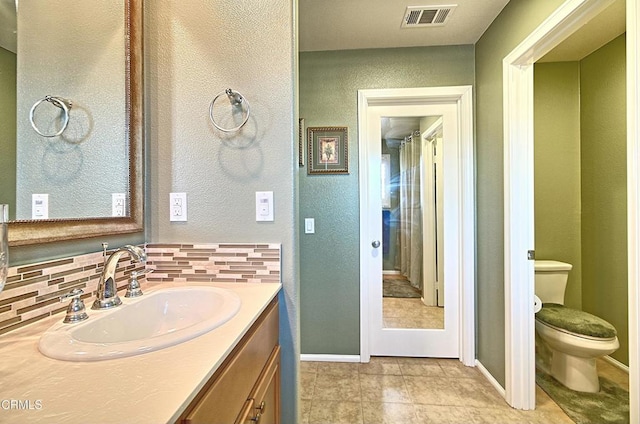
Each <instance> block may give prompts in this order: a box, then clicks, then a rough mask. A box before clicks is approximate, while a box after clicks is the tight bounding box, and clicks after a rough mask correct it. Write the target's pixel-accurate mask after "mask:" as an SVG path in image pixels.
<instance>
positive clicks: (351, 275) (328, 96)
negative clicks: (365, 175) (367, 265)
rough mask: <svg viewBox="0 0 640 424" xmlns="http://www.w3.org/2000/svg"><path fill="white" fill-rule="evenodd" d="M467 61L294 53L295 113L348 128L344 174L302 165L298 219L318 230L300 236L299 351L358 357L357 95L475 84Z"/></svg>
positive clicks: (446, 55)
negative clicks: (377, 90)
mask: <svg viewBox="0 0 640 424" xmlns="http://www.w3.org/2000/svg"><path fill="white" fill-rule="evenodd" d="M473 58H474V48H473V46H447V47H424V48H404V49H371V50H349V51H331V52H307V53H301V54H300V116H301V117H303V118H305V124H306V126H308V127H310V126H347V127H349V172H350V173H349V175H307V169H306V168H300V218H315V220H316V233H315V234H301V236H300V270H301V276H300V284H301V288H300V296H301V298H300V314H301V317H300V321H301V322H300V328H301V350H302V352H303V353H308V354H336V355H358V354H359V353H360V307H359V305H360V264H359V246H360V236H359V225H360V224H359V213H360V212H359V204H358V134H357V131H356V129H357V122H358V117H357V92H358V90H359V89H371V88H403V87H430V86H451V85H466V84H473V81H474V77H473V75H474V63H473ZM327 328H330V329H331V331H327V330H326V329H327Z"/></svg>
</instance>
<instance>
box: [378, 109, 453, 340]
mask: <svg viewBox="0 0 640 424" xmlns="http://www.w3.org/2000/svg"><path fill="white" fill-rule="evenodd" d="M381 134H382V140H381V142H382V149H381V152H382V158H381V164H382V167H381V178H382V193H381V196H382V238H383V243H382V246H383V276H382V281H383V283H382V286H383V289H382V290H383V293H382V296H383V299H382V308H383V321H384V327H385V328H420V329H444V305H445V299H444V288H443V286H442V284H443V282H444V267H443V252H444V250H443V248H442V242H443V225H442V223H443V218H444V216H443V208H442V205H443V202H442V196H443V190H442V187H443V179H442V178H441V173H442V160H443V157H442V148H441V147H442V116H423V117H384V118H382V119H381Z"/></svg>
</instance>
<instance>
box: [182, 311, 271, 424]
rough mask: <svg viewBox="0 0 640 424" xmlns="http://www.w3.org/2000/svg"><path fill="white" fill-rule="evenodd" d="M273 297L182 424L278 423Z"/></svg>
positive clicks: (185, 413)
mask: <svg viewBox="0 0 640 424" xmlns="http://www.w3.org/2000/svg"><path fill="white" fill-rule="evenodd" d="M278 321H279V320H278V301H277V299H274V300H273V301H272V302H271V303H270V304H269V306H268V307H267V308H266V309H265V311H264V312H263V313H262V314H261V315H260V317H259V318H258V319H257V320H256V322H255V323H254V324H253V325H252V326H251V328H250V329H249V331H247V333H246V334H245V335H244V337H242V339H241V340H240V342H239V343H238V344H237V345H236V347H235V348H234V349H233V351H232V352H231V354H230V355H229V356H228V357H227V358H226V359H225V360H224V362H223V363H222V365H220V367H219V368H218V369H217V370H216V371H215V373H214V374H213V376H212V377H211V378H210V379H209V381H208V382H207V383H206V384H205V385H204V387H203V388H202V390H201V391H200V392H199V393H198V394H197V395H196V397H195V398H194V399H193V401H192V402H191V404H190V405H189V406H188V407H187V409H186V410H185V412H184V413H183V414H182V416H181V417H180V419H179V420H178V422H179V423H183V424H200V423H202V424H232V423H233V424H250V423H254V424H255V423H258V424H279V423H280V346H279V345H278Z"/></svg>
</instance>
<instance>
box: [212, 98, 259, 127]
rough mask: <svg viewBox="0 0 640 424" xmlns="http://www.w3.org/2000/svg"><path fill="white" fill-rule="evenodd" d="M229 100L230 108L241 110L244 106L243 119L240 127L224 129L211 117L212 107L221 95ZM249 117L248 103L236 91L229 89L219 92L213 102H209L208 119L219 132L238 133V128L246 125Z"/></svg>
mask: <svg viewBox="0 0 640 424" xmlns="http://www.w3.org/2000/svg"><path fill="white" fill-rule="evenodd" d="M225 94H226V96H227V97H228V98H229V102H231V107H232V108H241V109H242V105H245V107H244V118H243V119H242V123H241V124H240V125H238V126H237V127H233V128H224V127H222V126H220V125H219V124H218V123H217V122H216V120H215V118H214V117H213V105H214V104H215V103H216V100H218V98H220V97H221V96H222V95H225ZM249 115H250V107H249V102H248V101H247V99H245V98H244V97H243V96H242V94H240V93H239V92H237V91H233V90H232V89H230V88H227V89H226V90H224V91H221V92H220V93H218V94H217V95H216V96H215V97H214V98H213V100H211V103H210V104H209V118H210V119H211V123H212V124H213V126H214V127H216V128H217V129H219V130H220V131H224V132H235V131H238V130H239V129H240V128H242V127H243V126H244V124H246V123H247V121H248V120H249Z"/></svg>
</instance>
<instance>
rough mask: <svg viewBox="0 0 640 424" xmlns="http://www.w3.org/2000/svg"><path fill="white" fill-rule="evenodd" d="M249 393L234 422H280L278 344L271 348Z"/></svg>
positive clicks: (265, 423)
mask: <svg viewBox="0 0 640 424" xmlns="http://www.w3.org/2000/svg"><path fill="white" fill-rule="evenodd" d="M251 395H252V396H251V398H250V399H249V400H250V401H251V402H250V403H249V404H248V405H246V407H245V409H244V410H243V412H242V413H241V414H240V416H239V417H238V420H237V421H236V424H250V423H253V424H280V346H276V348H275V349H273V353H272V354H271V357H270V358H269V361H268V363H267V365H266V366H265V368H264V371H263V372H262V374H261V375H260V378H259V379H258V382H257V383H256V386H255V387H254V390H253V391H252V393H251Z"/></svg>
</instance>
